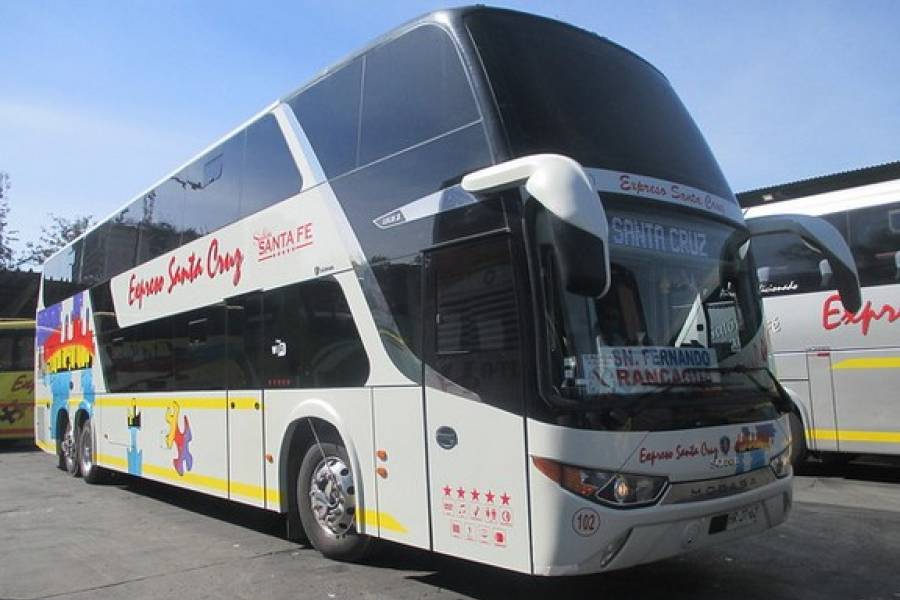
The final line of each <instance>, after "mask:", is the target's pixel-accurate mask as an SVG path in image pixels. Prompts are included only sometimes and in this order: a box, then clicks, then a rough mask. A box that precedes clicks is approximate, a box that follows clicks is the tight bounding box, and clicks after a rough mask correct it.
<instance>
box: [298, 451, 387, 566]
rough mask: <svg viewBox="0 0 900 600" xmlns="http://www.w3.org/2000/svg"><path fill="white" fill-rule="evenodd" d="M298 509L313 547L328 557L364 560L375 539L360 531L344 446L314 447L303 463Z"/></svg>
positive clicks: (351, 479)
mask: <svg viewBox="0 0 900 600" xmlns="http://www.w3.org/2000/svg"><path fill="white" fill-rule="evenodd" d="M296 490H297V509H298V512H299V513H300V521H301V522H302V523H303V530H304V531H305V532H306V535H307V536H308V537H309V541H310V542H311V543H312V545H313V547H314V548H315V549H316V550H318V551H319V552H321V553H322V554H323V555H325V556H327V557H328V558H333V559H336V560H345V561H359V560H362V559H363V558H364V557H365V555H366V553H367V552H368V550H369V547H370V545H371V543H372V540H371V538H369V537H368V536H365V535H361V534H359V533H357V530H356V518H357V514H356V508H357V507H356V485H355V483H354V481H353V471H352V469H351V468H350V460H349V458H348V456H347V450H346V448H344V446H343V445H342V444H335V443H330V442H323V443H321V444H313V445H312V446H311V447H310V448H309V450H307V451H306V455H305V456H304V457H303V462H302V463H301V464H300V470H299V473H298V475H297V481H296Z"/></svg>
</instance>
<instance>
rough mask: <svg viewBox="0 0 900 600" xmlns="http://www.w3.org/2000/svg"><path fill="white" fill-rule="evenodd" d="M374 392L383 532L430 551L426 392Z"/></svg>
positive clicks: (393, 389) (409, 389) (416, 388)
mask: <svg viewBox="0 0 900 600" xmlns="http://www.w3.org/2000/svg"><path fill="white" fill-rule="evenodd" d="M372 393H373V405H374V408H375V427H374V430H375V449H376V450H375V459H376V469H377V471H376V472H377V473H378V479H377V481H378V514H379V521H378V530H379V533H380V535H381V537H383V538H385V539H388V540H392V541H395V542H401V543H404V544H409V545H410V546H416V547H418V548H430V547H431V532H430V530H429V527H428V525H429V520H428V480H427V477H426V464H425V414H424V410H423V403H422V388H421V387H420V386H414V387H413V386H410V387H387V388H375V389H373V390H372ZM388 515H393V516H394V517H395V518H394V519H390V518H389V517H388Z"/></svg>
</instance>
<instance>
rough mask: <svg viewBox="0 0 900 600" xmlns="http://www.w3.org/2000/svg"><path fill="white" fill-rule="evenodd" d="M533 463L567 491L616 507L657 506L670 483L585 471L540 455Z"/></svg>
mask: <svg viewBox="0 0 900 600" xmlns="http://www.w3.org/2000/svg"><path fill="white" fill-rule="evenodd" d="M531 460H532V462H533V463H534V466H535V467H537V469H538V471H540V472H541V473H543V474H544V475H546V476H547V477H549V478H550V479H552V480H553V481H555V482H556V483H557V484H559V486H560V487H562V488H563V489H566V490H568V491H570V492H572V493H573V494H577V495H578V496H581V497H582V498H585V499H587V500H591V501H592V502H597V503H599V504H603V505H605V506H610V507H612V508H635V507H638V506H648V505H650V504H655V503H656V502H657V501H658V500H659V498H660V496H662V492H663V490H665V488H666V484H668V482H669V480H668V479H667V478H665V477H660V476H655V475H638V474H636V473H616V472H613V471H601V470H597V469H585V468H583V467H574V466H572V465H565V464H562V463H559V462H556V461H555V460H550V459H549V458H541V457H538V456H532V457H531Z"/></svg>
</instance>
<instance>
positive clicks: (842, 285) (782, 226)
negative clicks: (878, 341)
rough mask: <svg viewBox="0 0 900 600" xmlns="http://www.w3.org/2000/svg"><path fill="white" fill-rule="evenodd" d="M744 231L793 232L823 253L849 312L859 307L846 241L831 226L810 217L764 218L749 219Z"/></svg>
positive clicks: (754, 233) (856, 279)
mask: <svg viewBox="0 0 900 600" xmlns="http://www.w3.org/2000/svg"><path fill="white" fill-rule="evenodd" d="M746 223H747V228H748V229H749V230H750V234H751V235H752V236H753V237H760V236H766V235H775V234H777V233H792V234H794V235H797V236H799V237H800V238H801V239H802V240H803V241H804V242H805V243H806V244H807V245H809V246H810V247H812V248H814V249H815V250H817V251H818V252H820V253H821V254H822V256H823V257H824V258H825V260H827V261H828V265H829V266H830V267H831V272H832V274H833V278H832V280H833V281H834V282H835V284H836V285H835V287H836V288H837V290H838V292H839V293H840V295H841V303H842V304H843V305H844V308H846V309H847V310H849V311H850V312H854V313H855V312H856V311H858V310H859V309H860V307H862V293H861V291H860V289H859V274H858V273H857V272H856V263H855V261H854V260H853V255H852V254H851V253H850V248H849V247H848V246H847V242H846V241H845V240H844V238H843V237H842V236H841V234H840V233H839V232H838V230H837V229H835V228H834V226H833V225H832V224H831V223H829V222H828V221H826V220H825V219H821V218H819V217H814V216H809V215H767V216H759V217H750V218H748V219H747V220H746Z"/></svg>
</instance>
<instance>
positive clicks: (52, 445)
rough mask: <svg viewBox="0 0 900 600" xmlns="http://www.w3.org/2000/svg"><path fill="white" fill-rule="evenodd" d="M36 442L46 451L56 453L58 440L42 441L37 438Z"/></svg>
mask: <svg viewBox="0 0 900 600" xmlns="http://www.w3.org/2000/svg"><path fill="white" fill-rule="evenodd" d="M34 443H35V444H36V445H37V447H38V448H40V449H41V450H43V451H44V452H49V453H50V454H56V440H54V441H53V442H42V441H41V440H35V441H34Z"/></svg>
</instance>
